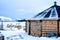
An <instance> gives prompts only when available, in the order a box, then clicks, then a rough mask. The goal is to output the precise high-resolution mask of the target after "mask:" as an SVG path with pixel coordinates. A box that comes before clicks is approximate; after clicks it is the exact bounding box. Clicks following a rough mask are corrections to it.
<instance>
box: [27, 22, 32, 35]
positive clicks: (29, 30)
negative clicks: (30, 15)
mask: <svg viewBox="0 0 60 40" xmlns="http://www.w3.org/2000/svg"><path fill="white" fill-rule="evenodd" d="M30 28H31V23H30V21H29V33H28V34H29V35H30V33H31V32H30Z"/></svg>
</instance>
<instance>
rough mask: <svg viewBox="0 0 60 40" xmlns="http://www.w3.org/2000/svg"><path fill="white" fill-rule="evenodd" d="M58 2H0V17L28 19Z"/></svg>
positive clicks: (23, 0)
mask: <svg viewBox="0 0 60 40" xmlns="http://www.w3.org/2000/svg"><path fill="white" fill-rule="evenodd" d="M54 1H57V4H58V5H60V0H0V16H6V17H10V18H14V19H17V18H20V19H28V18H31V17H33V16H35V15H36V14H38V13H39V12H41V11H43V10H45V9H47V8H49V7H50V6H52V5H53V4H54Z"/></svg>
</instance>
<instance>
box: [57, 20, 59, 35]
mask: <svg viewBox="0 0 60 40" xmlns="http://www.w3.org/2000/svg"><path fill="white" fill-rule="evenodd" d="M57 36H59V20H57Z"/></svg>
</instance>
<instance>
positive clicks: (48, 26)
mask: <svg viewBox="0 0 60 40" xmlns="http://www.w3.org/2000/svg"><path fill="white" fill-rule="evenodd" d="M49 32H54V33H56V35H57V21H51V20H50V21H43V22H42V36H48V33H49Z"/></svg>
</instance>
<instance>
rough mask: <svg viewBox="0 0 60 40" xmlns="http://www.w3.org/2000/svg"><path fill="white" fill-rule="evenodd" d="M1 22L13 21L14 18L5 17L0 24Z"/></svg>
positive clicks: (1, 17)
mask: <svg viewBox="0 0 60 40" xmlns="http://www.w3.org/2000/svg"><path fill="white" fill-rule="evenodd" d="M1 21H6V22H7V21H12V18H9V17H4V16H0V22H1Z"/></svg>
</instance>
